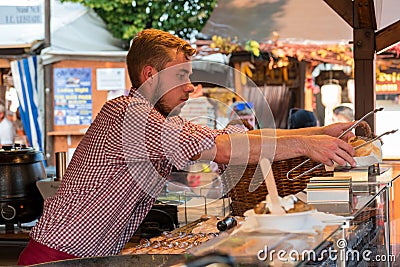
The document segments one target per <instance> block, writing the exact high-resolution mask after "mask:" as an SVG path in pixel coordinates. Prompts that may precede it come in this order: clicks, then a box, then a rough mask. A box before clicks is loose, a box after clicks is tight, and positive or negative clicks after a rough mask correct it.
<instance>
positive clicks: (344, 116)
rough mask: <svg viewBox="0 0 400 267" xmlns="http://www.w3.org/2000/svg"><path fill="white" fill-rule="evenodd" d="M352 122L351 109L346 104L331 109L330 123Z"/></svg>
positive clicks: (352, 114) (352, 112) (352, 113)
mask: <svg viewBox="0 0 400 267" xmlns="http://www.w3.org/2000/svg"><path fill="white" fill-rule="evenodd" d="M351 121H354V111H353V108H352V107H350V106H349V105H346V104H340V105H339V106H337V107H335V108H334V109H333V115H332V122H333V123H335V122H351Z"/></svg>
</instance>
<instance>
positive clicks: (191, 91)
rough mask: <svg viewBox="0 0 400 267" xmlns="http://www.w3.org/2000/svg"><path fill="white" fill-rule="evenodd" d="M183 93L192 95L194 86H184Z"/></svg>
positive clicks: (190, 84) (188, 84) (189, 84)
mask: <svg viewBox="0 0 400 267" xmlns="http://www.w3.org/2000/svg"><path fill="white" fill-rule="evenodd" d="M185 91H186V92H188V93H193V92H194V85H193V84H192V83H191V82H189V83H187V84H186V86H185Z"/></svg>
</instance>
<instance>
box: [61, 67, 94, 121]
mask: <svg viewBox="0 0 400 267" xmlns="http://www.w3.org/2000/svg"><path fill="white" fill-rule="evenodd" d="M91 122H92V70H91V69H90V68H55V69H54V125H89V124H90V123H91Z"/></svg>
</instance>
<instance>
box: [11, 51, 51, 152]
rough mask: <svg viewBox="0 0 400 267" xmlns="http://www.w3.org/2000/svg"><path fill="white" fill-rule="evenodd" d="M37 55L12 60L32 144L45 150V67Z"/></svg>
mask: <svg viewBox="0 0 400 267" xmlns="http://www.w3.org/2000/svg"><path fill="white" fill-rule="evenodd" d="M38 60H39V58H38V57H37V56H31V57H29V58H25V59H21V60H18V61H12V62H11V71H12V76H13V80H14V87H15V89H16V91H17V95H18V99H19V103H20V106H19V109H20V114H21V120H22V124H23V126H24V130H25V133H26V135H27V137H28V140H29V144H30V146H32V147H34V148H35V149H37V150H39V151H42V152H43V151H44V88H43V67H42V65H41V64H39V63H38Z"/></svg>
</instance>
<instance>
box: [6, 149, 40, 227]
mask: <svg viewBox="0 0 400 267" xmlns="http://www.w3.org/2000/svg"><path fill="white" fill-rule="evenodd" d="M43 160H44V156H43V153H41V152H39V151H36V150H34V149H33V148H17V149H14V148H12V147H6V148H4V147H3V149H0V223H2V224H4V223H5V224H11V223H13V224H14V223H24V222H31V221H33V220H35V219H37V218H38V217H39V216H40V215H41V213H42V208H43V198H42V196H41V195H40V193H39V190H38V189H37V187H36V181H38V180H41V179H45V178H46V172H45V169H44V165H43Z"/></svg>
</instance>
